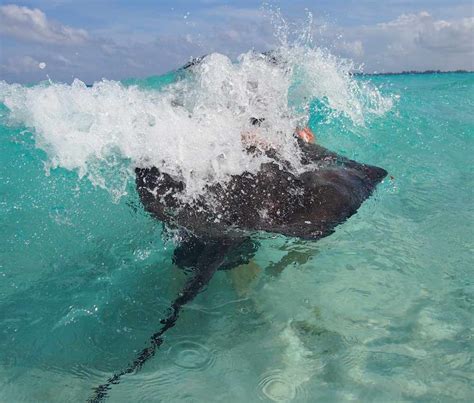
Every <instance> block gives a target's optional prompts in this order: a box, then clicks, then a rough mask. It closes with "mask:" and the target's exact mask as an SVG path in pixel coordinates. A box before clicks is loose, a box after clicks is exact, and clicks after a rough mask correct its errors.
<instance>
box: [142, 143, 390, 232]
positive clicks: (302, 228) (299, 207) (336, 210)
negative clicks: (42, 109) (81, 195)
mask: <svg viewBox="0 0 474 403" xmlns="http://www.w3.org/2000/svg"><path fill="white" fill-rule="evenodd" d="M298 142H299V146H300V149H301V159H302V161H301V162H302V163H303V166H307V167H308V170H307V171H305V172H303V173H301V174H298V175H296V174H294V173H292V172H291V171H290V170H287V169H285V164H286V162H285V161H280V160H278V159H276V156H275V160H274V161H270V162H266V163H264V164H262V165H261V167H260V170H259V171H258V172H257V173H255V174H251V173H243V174H241V175H236V176H233V177H232V178H231V179H230V181H229V183H228V184H227V186H225V187H223V186H221V185H219V184H218V185H213V186H209V187H208V188H207V189H206V192H205V194H204V195H203V196H201V197H200V198H198V199H197V200H196V201H194V202H193V204H192V205H190V204H186V203H182V202H180V200H181V199H180V198H179V194H180V193H181V192H183V191H184V186H185V185H184V184H183V183H182V182H180V181H177V180H174V179H173V178H172V177H171V176H169V175H168V174H166V173H161V172H160V171H159V170H158V169H157V168H154V167H153V168H137V169H136V184H137V190H138V192H139V194H140V198H141V201H142V203H143V205H144V207H145V209H146V210H147V211H148V212H150V213H151V214H152V215H153V216H155V217H156V218H157V219H159V220H161V221H163V222H165V223H169V224H172V225H175V226H179V227H182V228H186V229H187V230H188V231H189V232H191V233H192V234H194V235H195V236H197V237H199V238H203V239H205V238H220V237H224V238H240V237H242V236H244V234H245V232H248V231H267V232H273V233H279V234H283V235H286V236H292V237H298V238H303V239H313V240H317V239H319V238H322V237H324V236H327V235H329V234H331V233H332V232H333V230H334V228H335V227H336V226H337V225H338V224H340V223H342V222H344V221H345V220H346V219H347V218H349V217H350V216H352V215H353V214H354V213H355V212H356V211H357V209H358V208H359V207H360V205H361V204H362V203H363V201H364V200H365V199H367V198H368V197H369V196H370V195H371V194H372V192H373V191H374V189H375V187H376V186H377V184H378V183H379V182H380V181H381V180H382V179H383V178H384V177H385V176H386V175H387V172H386V171H385V170H384V169H382V168H378V167H375V166H371V165H365V164H361V163H358V162H356V161H353V160H349V159H347V158H344V157H342V156H340V155H338V154H336V153H333V152H330V151H329V150H327V149H325V148H324V147H321V146H319V145H316V144H309V143H305V142H303V141H301V140H298ZM170 190H171V191H170Z"/></svg>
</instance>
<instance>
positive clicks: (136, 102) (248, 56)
mask: <svg viewBox="0 0 474 403" xmlns="http://www.w3.org/2000/svg"><path fill="white" fill-rule="evenodd" d="M282 31H283V29H282V27H281V26H280V27H279V28H278V29H277V33H278V35H280V36H281V37H282V38H283V39H282V40H281V46H280V47H278V48H277V49H275V50H274V51H272V52H270V53H267V54H261V53H257V52H254V51H249V52H247V53H244V54H241V55H240V56H239V57H238V58H237V60H235V61H231V60H230V59H229V58H228V57H227V56H225V55H223V54H219V53H213V54H210V55H208V56H206V57H204V58H203V59H202V61H201V62H200V63H197V64H196V65H194V66H191V67H190V68H188V69H178V70H176V71H175V72H173V73H172V78H173V82H172V83H171V84H164V85H161V86H153V88H149V87H148V88H147V87H146V86H139V85H126V84H124V83H121V82H117V81H110V80H103V81H100V82H96V83H94V84H93V85H92V86H87V85H86V84H85V83H83V82H82V81H80V80H77V79H76V80H74V82H73V83H72V84H70V85H68V84H62V83H53V82H43V83H40V84H37V85H34V86H31V87H27V86H22V85H19V84H7V83H5V82H0V102H2V103H3V104H4V105H5V106H6V107H7V108H8V110H9V112H8V118H9V121H10V124H18V125H21V126H25V127H26V128H28V129H29V130H31V132H32V133H33V136H34V139H35V144H36V146H37V147H38V148H40V149H42V150H44V151H45V152H46V153H47V156H48V157H47V163H46V166H47V168H48V169H52V168H57V167H62V168H65V169H68V170H74V171H77V172H78V174H79V176H81V177H82V176H87V177H88V178H89V179H90V180H91V181H92V182H93V183H94V184H95V185H98V186H101V187H104V188H106V189H107V190H109V191H110V192H111V194H112V195H113V197H114V198H115V199H118V198H120V197H121V196H122V195H124V194H126V192H127V183H128V182H129V181H130V180H133V178H134V175H133V169H134V167H136V166H140V167H145V166H157V167H158V168H160V169H161V170H163V171H165V172H167V173H169V174H170V175H172V176H173V177H175V178H178V179H180V180H183V181H184V183H185V184H186V193H187V195H188V196H189V197H191V198H192V197H195V196H196V195H197V194H199V193H200V192H202V191H203V189H204V188H205V186H206V185H208V184H213V183H216V182H220V183H225V182H226V181H227V180H228V179H229V177H230V176H231V175H235V174H240V173H242V172H244V171H249V172H254V171H256V170H257V169H258V168H259V166H260V164H261V163H262V162H263V161H264V160H265V158H266V157H265V156H264V154H263V153H260V154H258V153H257V154H249V153H247V152H246V151H245V147H244V146H243V144H242V138H243V134H245V133H249V132H251V131H254V130H256V129H255V127H253V126H252V124H251V118H258V119H261V118H263V119H264V121H263V123H262V125H261V126H260V127H259V128H258V137H259V138H263V139H265V142H266V143H268V144H270V145H271V146H272V147H273V148H275V149H277V150H278V152H279V153H280V155H281V156H282V157H283V158H284V159H286V160H288V161H289V162H290V163H291V164H292V165H293V166H294V167H295V169H297V168H298V161H299V159H298V148H297V146H296V141H295V139H294V137H293V136H292V134H293V133H294V130H295V128H296V127H298V126H299V127H303V126H305V125H307V124H308V118H309V115H310V113H311V114H315V113H316V114H317V113H320V114H325V116H324V117H325V119H329V120H330V119H339V118H342V117H343V118H346V119H349V120H350V121H352V123H353V124H355V125H363V124H364V121H365V119H366V117H367V116H368V115H374V114H375V115H381V114H384V113H385V112H386V111H387V110H389V109H390V108H391V106H392V99H391V98H389V97H388V98H387V97H383V96H382V95H381V94H380V92H379V90H378V89H377V88H376V87H375V86H374V85H372V84H370V83H369V82H367V81H364V80H360V79H356V78H354V77H353V75H352V74H351V71H352V70H353V69H354V66H353V64H352V63H351V62H350V61H348V60H345V59H340V58H338V57H336V56H334V55H332V54H331V53H330V52H329V51H327V50H325V49H321V48H318V47H315V46H312V45H311V40H309V39H306V40H305V43H301V40H299V41H298V42H297V43H293V44H288V40H287V35H286V34H282ZM157 81H158V82H159V78H157Z"/></svg>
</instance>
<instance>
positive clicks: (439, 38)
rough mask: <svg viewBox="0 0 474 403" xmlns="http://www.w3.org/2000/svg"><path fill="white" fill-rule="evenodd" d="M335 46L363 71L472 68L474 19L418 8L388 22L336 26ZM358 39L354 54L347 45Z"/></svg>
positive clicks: (473, 61)
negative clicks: (439, 15) (446, 16)
mask: <svg viewBox="0 0 474 403" xmlns="http://www.w3.org/2000/svg"><path fill="white" fill-rule="evenodd" d="M339 32H340V33H341V34H342V38H343V39H342V40H341V41H340V43H338V42H337V41H336V42H335V48H336V49H337V50H339V51H340V52H341V53H343V54H344V55H345V56H348V57H352V58H354V59H355V60H356V61H357V62H361V63H364V64H365V65H366V71H367V70H369V71H371V70H379V71H400V70H428V69H440V70H456V69H466V70H473V69H474V41H473V40H472V38H473V37H474V18H462V19H455V20H450V21H446V20H442V19H439V20H437V19H435V18H434V17H433V16H432V15H431V14H429V13H428V12H426V11H422V12H420V13H417V14H402V15H400V16H399V17H397V18H396V19H394V20H392V21H389V22H382V23H378V24H374V25H363V26H360V27H352V28H339ZM358 42H360V44H361V47H360V48H361V49H363V50H364V52H363V53H360V54H358V53H357V51H354V49H353V48H351V46H350V44H355V43H358Z"/></svg>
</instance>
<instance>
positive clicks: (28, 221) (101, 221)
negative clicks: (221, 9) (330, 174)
mask: <svg viewBox="0 0 474 403" xmlns="http://www.w3.org/2000/svg"><path fill="white" fill-rule="evenodd" d="M359 80H362V79H359ZM363 80H367V78H364V79H363ZM170 81H171V79H170V77H169V76H165V77H162V78H150V79H148V80H142V81H140V80H134V81H133V82H130V83H128V84H138V85H140V86H141V87H142V88H145V89H146V88H148V89H153V88H159V87H160V86H161V85H162V84H163V83H166V82H170ZM369 81H370V82H372V83H374V84H375V85H377V86H378V88H380V89H381V91H382V93H383V94H385V95H387V96H389V97H394V96H396V95H398V96H399V99H398V100H397V101H396V102H395V104H394V106H393V107H392V108H391V109H390V110H389V111H388V112H386V113H384V114H382V115H378V116H372V117H369V118H368V119H367V120H366V122H365V124H364V125H356V124H353V123H352V122H351V121H350V119H348V118H346V117H344V116H340V117H339V118H337V119H330V120H324V119H321V115H320V114H318V113H314V112H313V113H312V114H311V116H310V124H311V126H312V128H313V129H314V131H315V132H316V134H317V138H318V141H319V142H320V143H321V144H323V145H325V146H326V147H328V148H330V149H333V150H335V151H338V152H340V153H342V154H344V155H346V156H349V157H351V158H354V159H357V160H359V161H363V162H368V163H371V164H375V165H379V166H381V167H384V168H385V169H387V170H388V171H389V172H390V175H392V176H393V179H387V180H386V181H385V182H384V183H383V184H382V185H381V186H380V187H379V189H378V191H377V193H376V194H375V195H374V197H372V198H371V199H370V200H369V201H367V202H366V203H365V204H364V205H363V206H362V208H361V209H360V210H359V212H358V213H357V214H356V215H355V216H353V217H352V218H351V219H350V220H349V221H348V222H346V223H345V224H343V225H341V226H340V227H338V229H337V231H336V233H335V234H333V235H332V236H330V237H328V238H326V239H323V240H321V241H319V242H317V243H313V242H303V241H299V240H294V239H287V238H284V237H281V236H276V237H275V236H271V235H269V234H259V235H258V237H259V238H260V242H261V247H260V249H259V251H258V253H257V255H256V257H255V266H256V267H257V268H255V267H254V270H253V271H252V273H251V275H250V274H249V273H248V272H247V273H246V274H245V273H244V274H241V275H240V277H239V276H234V275H232V274H229V273H226V272H219V273H217V274H216V276H215V277H214V278H213V279H212V282H211V284H210V285H209V287H208V288H207V289H206V290H205V292H203V293H201V294H200V295H199V296H198V298H197V299H196V300H195V301H194V302H192V303H191V304H190V305H189V306H188V307H187V308H186V309H185V310H184V312H183V314H182V316H181V317H180V319H179V321H178V324H177V326H176V327H175V328H173V329H172V330H170V331H169V333H167V336H166V340H165V343H164V344H163V346H162V348H161V349H160V350H159V351H158V353H157V354H156V356H155V357H154V358H153V359H152V360H151V361H149V362H148V363H147V364H146V366H145V367H144V368H143V369H142V370H141V371H139V372H138V373H136V374H133V375H130V376H127V377H124V378H123V380H122V383H121V384H120V385H116V386H114V387H113V389H112V391H111V393H110V398H111V401H116V402H122V401H123V402H128V401H172V402H182V401H206V402H217V401H232V402H249V401H250V402H252V401H298V402H304V401H317V400H319V401H350V400H357V401H374V402H380V401H462V400H465V401H468V400H470V399H471V398H472V396H473V395H474V361H473V347H474V340H473V330H474V315H473V308H474V306H473V301H474V284H473V279H474V276H473V272H474V269H473V268H474V261H473V260H474V259H473V241H474V235H473V234H474V232H473V230H474V228H473V225H474V217H473V213H474V197H473V196H474V195H473V189H474V186H473V185H474V183H473V177H474V172H473V152H474V141H473V137H474V114H473V110H474V74H434V75H400V76H378V77H371V78H370V79H369ZM0 108H1V109H0V114H1V117H0V119H1V120H0V214H1V220H0V221H1V242H0V256H1V257H0V400H1V401H5V402H16V401H18V402H24V401H51V402H55V401H57V402H62V401H84V400H86V399H87V397H88V396H89V395H90V392H91V389H92V388H93V387H95V386H97V385H98V384H101V383H102V382H103V381H104V380H105V379H107V377H109V376H110V375H111V374H112V373H113V372H114V371H116V370H119V369H121V368H123V367H124V366H125V365H126V364H127V363H128V362H130V361H131V360H132V359H133V358H134V357H135V354H136V352H137V351H139V350H140V349H141V348H142V347H143V346H144V345H145V343H146V341H147V340H148V338H149V336H150V335H151V334H152V333H153V332H154V331H156V330H157V328H158V327H159V319H160V317H161V316H162V314H163V313H164V312H165V310H166V308H167V306H168V304H169V302H170V300H171V299H172V298H173V297H174V295H175V293H176V292H177V291H178V290H179V289H180V286H181V285H182V284H183V281H184V278H185V277H184V274H183V273H182V272H180V271H179V270H178V269H177V268H176V267H174V266H173V265H172V263H171V255H172V251H173V244H172V243H170V242H165V241H164V240H163V238H162V236H161V232H162V227H161V224H160V223H158V222H156V221H154V220H153V219H151V218H150V217H149V216H147V215H146V214H145V213H144V212H143V210H142V207H141V206H140V203H139V200H138V197H137V195H136V193H135V191H134V189H133V183H128V184H127V185H126V186H127V188H126V190H127V195H125V196H123V197H121V198H118V199H114V197H111V195H110V192H109V191H108V190H107V189H104V188H102V187H100V186H94V185H93V183H92V182H91V180H90V177H87V175H86V176H84V177H82V178H81V179H80V178H79V176H78V175H77V170H76V171H75V170H67V169H65V168H64V167H61V164H58V165H59V167H58V168H56V169H52V170H50V171H49V172H48V171H47V170H45V161H49V156H48V154H47V152H45V148H44V147H40V146H38V144H39V140H38V139H39V137H38V136H39V129H38V127H37V128H36V130H35V127H33V128H31V126H35V125H29V124H26V123H25V124H22V123H21V122H20V123H15V124H12V123H11V116H10V111H9V109H8V108H7V107H6V106H4V105H2V106H0ZM20 120H21V119H20ZM25 120H27V119H26V118H25ZM27 126H28V127H30V128H29V129H27V128H26V127H27ZM46 151H47V150H46ZM96 184H97V183H96ZM237 270H241V269H237ZM245 275H247V277H252V278H253V280H252V281H251V282H250V281H243V280H242V278H243V277H244V276H245ZM236 277H238V278H236ZM242 284H243V285H242Z"/></svg>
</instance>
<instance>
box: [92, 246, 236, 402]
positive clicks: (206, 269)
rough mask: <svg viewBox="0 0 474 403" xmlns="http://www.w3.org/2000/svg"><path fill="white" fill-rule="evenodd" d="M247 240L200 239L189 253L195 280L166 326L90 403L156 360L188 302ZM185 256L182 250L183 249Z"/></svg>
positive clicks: (165, 321) (178, 300)
mask: <svg viewBox="0 0 474 403" xmlns="http://www.w3.org/2000/svg"><path fill="white" fill-rule="evenodd" d="M243 242H245V239H238V240H236V239H227V238H223V239H206V240H200V247H199V250H198V251H196V250H191V249H190V250H189V251H188V253H189V254H190V255H191V254H192V255H193V259H192V260H193V266H192V267H191V269H192V271H193V275H192V277H191V278H190V279H189V280H188V281H187V282H186V284H185V286H184V288H183V289H182V291H181V292H180V293H179V294H178V297H177V298H176V299H175V300H174V301H173V302H172V304H171V306H170V308H169V313H168V316H166V317H165V318H164V319H161V321H160V323H161V324H162V327H161V328H160V330H158V331H157V332H156V333H154V334H153V335H152V336H151V337H150V342H149V345H148V346H147V347H145V348H144V349H143V350H142V351H141V352H140V353H139V354H138V355H137V357H136V358H135V360H134V361H133V362H132V363H131V364H129V366H128V367H127V368H125V369H123V370H121V371H120V372H117V373H115V374H114V375H113V376H111V377H110V378H109V379H107V381H106V382H105V383H103V384H102V385H99V386H98V387H96V388H94V392H93V395H92V396H91V397H90V398H89V399H88V400H87V401H88V402H93V403H98V402H101V401H103V400H104V399H105V398H106V397H107V395H108V392H109V390H110V389H111V387H112V385H116V384H118V383H120V380H121V378H122V376H124V375H126V374H131V373H133V372H135V371H137V370H139V369H140V368H141V367H142V366H143V365H144V364H145V363H146V362H147V361H148V360H149V359H150V358H152V357H153V356H154V355H155V353H156V350H157V349H158V348H159V347H160V346H161V344H163V341H164V336H163V335H164V333H165V332H166V331H168V330H169V329H171V328H172V327H174V325H175V324H176V321H177V320H178V317H179V314H180V312H181V309H182V307H183V306H184V305H186V304H187V303H188V302H191V301H192V300H193V299H194V298H195V297H196V296H197V295H198V294H199V293H200V292H201V291H202V290H203V288H204V287H205V286H206V285H207V284H208V283H209V281H211V279H212V276H213V275H214V273H215V272H216V271H217V270H218V269H219V268H220V267H221V266H222V265H223V264H224V263H225V262H226V257H227V254H228V253H229V252H231V251H232V250H234V249H238V248H239V246H241V244H242V243H243ZM180 250H181V252H180V253H183V250H182V248H181V249H180Z"/></svg>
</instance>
